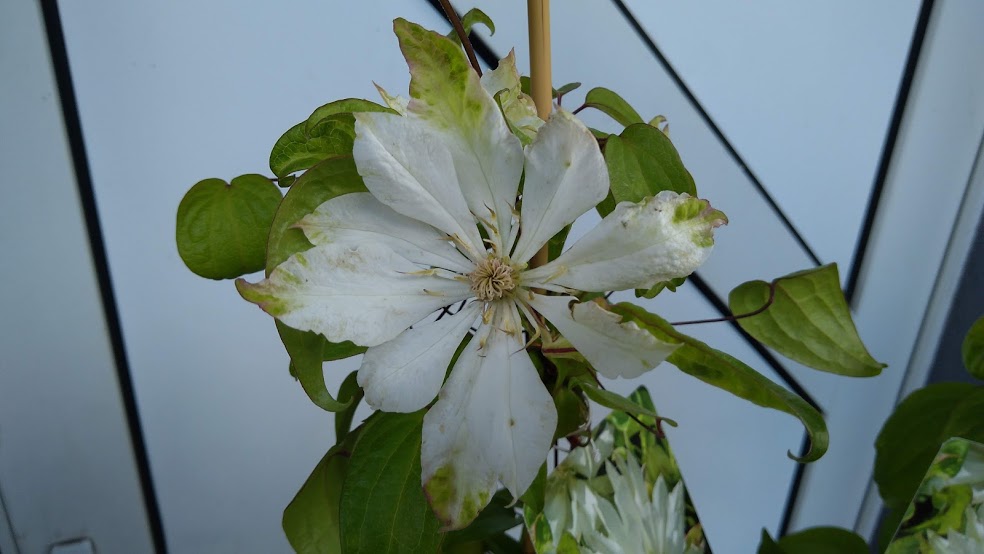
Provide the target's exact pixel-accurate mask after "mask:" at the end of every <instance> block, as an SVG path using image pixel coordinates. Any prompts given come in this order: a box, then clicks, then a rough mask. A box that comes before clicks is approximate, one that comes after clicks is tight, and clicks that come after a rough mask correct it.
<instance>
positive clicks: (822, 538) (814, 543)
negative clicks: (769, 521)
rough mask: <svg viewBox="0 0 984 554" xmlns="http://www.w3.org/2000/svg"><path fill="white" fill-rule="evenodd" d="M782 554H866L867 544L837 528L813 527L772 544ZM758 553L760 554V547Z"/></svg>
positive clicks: (851, 533) (855, 535)
mask: <svg viewBox="0 0 984 554" xmlns="http://www.w3.org/2000/svg"><path fill="white" fill-rule="evenodd" d="M774 544H775V546H776V547H777V548H778V550H772V551H768V550H767V551H766V553H768V552H776V553H782V554H868V552H869V549H868V545H867V543H865V542H864V539H862V538H861V537H860V536H859V535H858V534H856V533H853V532H851V531H848V530H846V529H840V528H837V527H813V528H811V529H806V530H804V531H800V532H798V533H793V534H792V535H786V536H785V537H783V538H781V539H779V542H778V543H774ZM759 552H760V553H762V552H763V551H762V550H761V547H759Z"/></svg>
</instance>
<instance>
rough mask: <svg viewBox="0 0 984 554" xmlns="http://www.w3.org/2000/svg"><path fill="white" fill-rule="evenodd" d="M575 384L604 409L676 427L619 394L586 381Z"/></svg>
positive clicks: (669, 421)
mask: <svg viewBox="0 0 984 554" xmlns="http://www.w3.org/2000/svg"><path fill="white" fill-rule="evenodd" d="M670 342H676V341H670ZM577 384H578V386H579V387H581V390H582V391H584V394H585V396H587V397H588V398H590V399H591V400H593V401H595V402H596V403H597V404H600V405H602V406H604V407H606V408H611V409H613V410H619V411H622V412H627V413H630V414H633V415H647V416H649V417H654V418H657V419H662V420H663V421H666V422H667V423H669V424H670V425H671V426H673V427H676V422H674V421H671V420H668V419H665V418H661V417H660V416H659V414H657V413H656V411H655V410H652V409H650V408H646V407H645V406H641V405H639V404H637V403H635V402H633V401H631V400H629V399H628V398H626V397H624V396H622V395H620V394H617V393H614V392H612V391H609V390H605V389H600V388H598V387H597V386H595V385H594V384H593V383H591V382H590V381H588V380H587V379H580V380H578V383H577Z"/></svg>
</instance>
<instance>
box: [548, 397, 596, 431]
mask: <svg viewBox="0 0 984 554" xmlns="http://www.w3.org/2000/svg"><path fill="white" fill-rule="evenodd" d="M553 400H554V406H556V407H557V430H556V431H554V440H559V439H562V438H564V437H566V436H568V435H572V434H574V433H575V432H577V431H578V430H579V429H581V428H583V427H584V426H585V424H586V423H587V422H588V421H589V419H590V417H591V414H590V412H589V410H588V404H587V402H585V401H584V398H582V397H581V395H579V394H577V393H576V392H574V391H572V390H571V389H569V388H566V387H560V388H558V389H557V390H556V391H555V392H554V393H553Z"/></svg>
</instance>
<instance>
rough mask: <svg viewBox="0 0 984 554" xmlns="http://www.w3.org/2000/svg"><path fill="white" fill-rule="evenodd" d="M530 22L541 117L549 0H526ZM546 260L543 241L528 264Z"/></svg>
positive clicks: (545, 110)
mask: <svg viewBox="0 0 984 554" xmlns="http://www.w3.org/2000/svg"><path fill="white" fill-rule="evenodd" d="M526 6H527V14H528V17H529V26H530V92H531V93H532V96H533V102H534V103H535V104H536V113H537V115H539V116H540V118H541V119H544V120H546V119H547V118H548V117H550V112H551V111H552V110H553V79H552V78H551V75H550V0H527V4H526ZM545 263H547V247H546V245H544V247H543V248H541V249H540V251H539V252H537V253H536V255H535V256H533V259H532V260H530V267H537V266H541V265H543V264H545Z"/></svg>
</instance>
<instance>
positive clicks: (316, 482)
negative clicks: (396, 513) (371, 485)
mask: <svg viewBox="0 0 984 554" xmlns="http://www.w3.org/2000/svg"><path fill="white" fill-rule="evenodd" d="M361 430H362V428H361V427H360V428H359V429H356V430H354V431H352V432H351V433H349V434H348V435H347V436H346V437H345V439H344V440H340V441H338V443H337V444H336V445H335V446H333V447H332V448H331V450H329V451H328V453H327V454H325V455H324V457H323V458H322V459H321V461H320V462H318V465H317V466H315V468H314V471H312V472H311V475H310V476H309V477H308V478H307V480H306V481H304V484H303V485H301V489H300V490H299V491H297V494H296V495H294V499H293V500H291V501H290V504H288V505H287V508H286V509H284V516H283V519H282V521H281V524H282V526H283V529H284V534H285V535H287V541H288V542H290V546H291V547H292V548H293V549H294V551H295V552H297V553H298V554H339V553H341V551H342V546H341V542H340V536H341V534H340V529H341V527H340V525H339V512H338V506H339V499H340V497H341V492H342V482H343V481H344V480H345V475H346V473H347V470H348V465H349V456H350V455H351V452H352V446H353V445H354V444H355V439H356V438H357V437H358V434H359V432H360V431H361Z"/></svg>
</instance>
